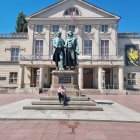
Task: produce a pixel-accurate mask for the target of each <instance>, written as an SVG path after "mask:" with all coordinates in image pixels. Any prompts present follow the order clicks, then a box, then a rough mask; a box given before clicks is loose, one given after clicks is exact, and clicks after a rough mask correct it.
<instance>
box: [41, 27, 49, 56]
mask: <svg viewBox="0 0 140 140" xmlns="http://www.w3.org/2000/svg"><path fill="white" fill-rule="evenodd" d="M45 28H46V35H45V41H44V46H45V47H44V48H43V55H46V56H47V57H48V56H49V55H50V52H51V51H50V49H51V46H50V44H51V43H50V41H51V39H50V29H51V25H45Z"/></svg>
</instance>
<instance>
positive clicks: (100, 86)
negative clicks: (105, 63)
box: [98, 66, 103, 89]
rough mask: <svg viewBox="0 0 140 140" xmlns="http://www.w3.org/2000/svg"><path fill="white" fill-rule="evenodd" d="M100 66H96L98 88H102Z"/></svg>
mask: <svg viewBox="0 0 140 140" xmlns="http://www.w3.org/2000/svg"><path fill="white" fill-rule="evenodd" d="M102 88H103V87H102V67H101V66H99V67H98V89H102Z"/></svg>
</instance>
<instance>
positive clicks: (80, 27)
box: [76, 25, 84, 55]
mask: <svg viewBox="0 0 140 140" xmlns="http://www.w3.org/2000/svg"><path fill="white" fill-rule="evenodd" d="M83 27H84V25H78V26H77V33H76V35H77V39H78V40H77V41H78V46H79V52H80V55H82V49H83Z"/></svg>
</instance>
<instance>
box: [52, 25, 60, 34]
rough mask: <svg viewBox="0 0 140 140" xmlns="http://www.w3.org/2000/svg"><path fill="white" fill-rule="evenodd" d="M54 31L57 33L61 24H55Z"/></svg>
mask: <svg viewBox="0 0 140 140" xmlns="http://www.w3.org/2000/svg"><path fill="white" fill-rule="evenodd" d="M52 31H53V32H55V33H56V32H58V31H59V25H53V28H52Z"/></svg>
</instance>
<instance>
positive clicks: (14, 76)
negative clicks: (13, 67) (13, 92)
mask: <svg viewBox="0 0 140 140" xmlns="http://www.w3.org/2000/svg"><path fill="white" fill-rule="evenodd" d="M17 75H18V74H17V72H10V77H9V83H11V84H17Z"/></svg>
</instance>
